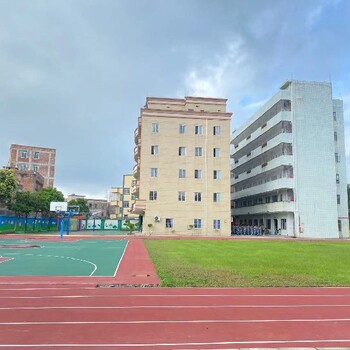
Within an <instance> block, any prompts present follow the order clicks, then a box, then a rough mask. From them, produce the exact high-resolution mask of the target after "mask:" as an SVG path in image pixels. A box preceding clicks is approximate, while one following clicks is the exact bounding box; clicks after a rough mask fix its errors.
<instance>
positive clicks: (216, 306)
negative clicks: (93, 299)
mask: <svg viewBox="0 0 350 350" xmlns="http://www.w3.org/2000/svg"><path fill="white" fill-rule="evenodd" d="M305 307H310V308H311V307H317V308H320V307H348V308H350V305H336V304H327V305H139V306H138V305H133V306H16V307H0V310H50V309H54V310H57V309H63V310H64V309H223V308H231V309H245V308H247V309H248V308H252V309H269V308H276V309H278V308H305Z"/></svg>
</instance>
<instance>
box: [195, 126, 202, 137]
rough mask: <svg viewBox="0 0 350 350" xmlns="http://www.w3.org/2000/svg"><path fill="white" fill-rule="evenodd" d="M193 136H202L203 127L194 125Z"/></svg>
mask: <svg viewBox="0 0 350 350" xmlns="http://www.w3.org/2000/svg"><path fill="white" fill-rule="evenodd" d="M194 134H195V135H202V134H203V125H195V127H194Z"/></svg>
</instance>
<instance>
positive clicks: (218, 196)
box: [213, 192, 221, 202]
mask: <svg viewBox="0 0 350 350" xmlns="http://www.w3.org/2000/svg"><path fill="white" fill-rule="evenodd" d="M220 200H221V194H220V192H215V193H213V201H214V202H220Z"/></svg>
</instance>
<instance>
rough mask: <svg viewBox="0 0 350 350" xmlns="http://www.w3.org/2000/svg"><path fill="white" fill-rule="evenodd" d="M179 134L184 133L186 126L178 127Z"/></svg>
mask: <svg viewBox="0 0 350 350" xmlns="http://www.w3.org/2000/svg"><path fill="white" fill-rule="evenodd" d="M179 133H180V134H185V133H186V124H180V125H179Z"/></svg>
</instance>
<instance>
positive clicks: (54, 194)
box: [36, 187, 64, 217]
mask: <svg viewBox="0 0 350 350" xmlns="http://www.w3.org/2000/svg"><path fill="white" fill-rule="evenodd" d="M36 196H37V198H38V201H39V203H40V206H41V212H42V214H43V215H44V216H46V217H49V216H50V203H51V202H64V195H63V193H62V192H61V191H58V190H57V189H56V188H54V187H45V188H42V189H41V190H40V191H38V192H37V194H36Z"/></svg>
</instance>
